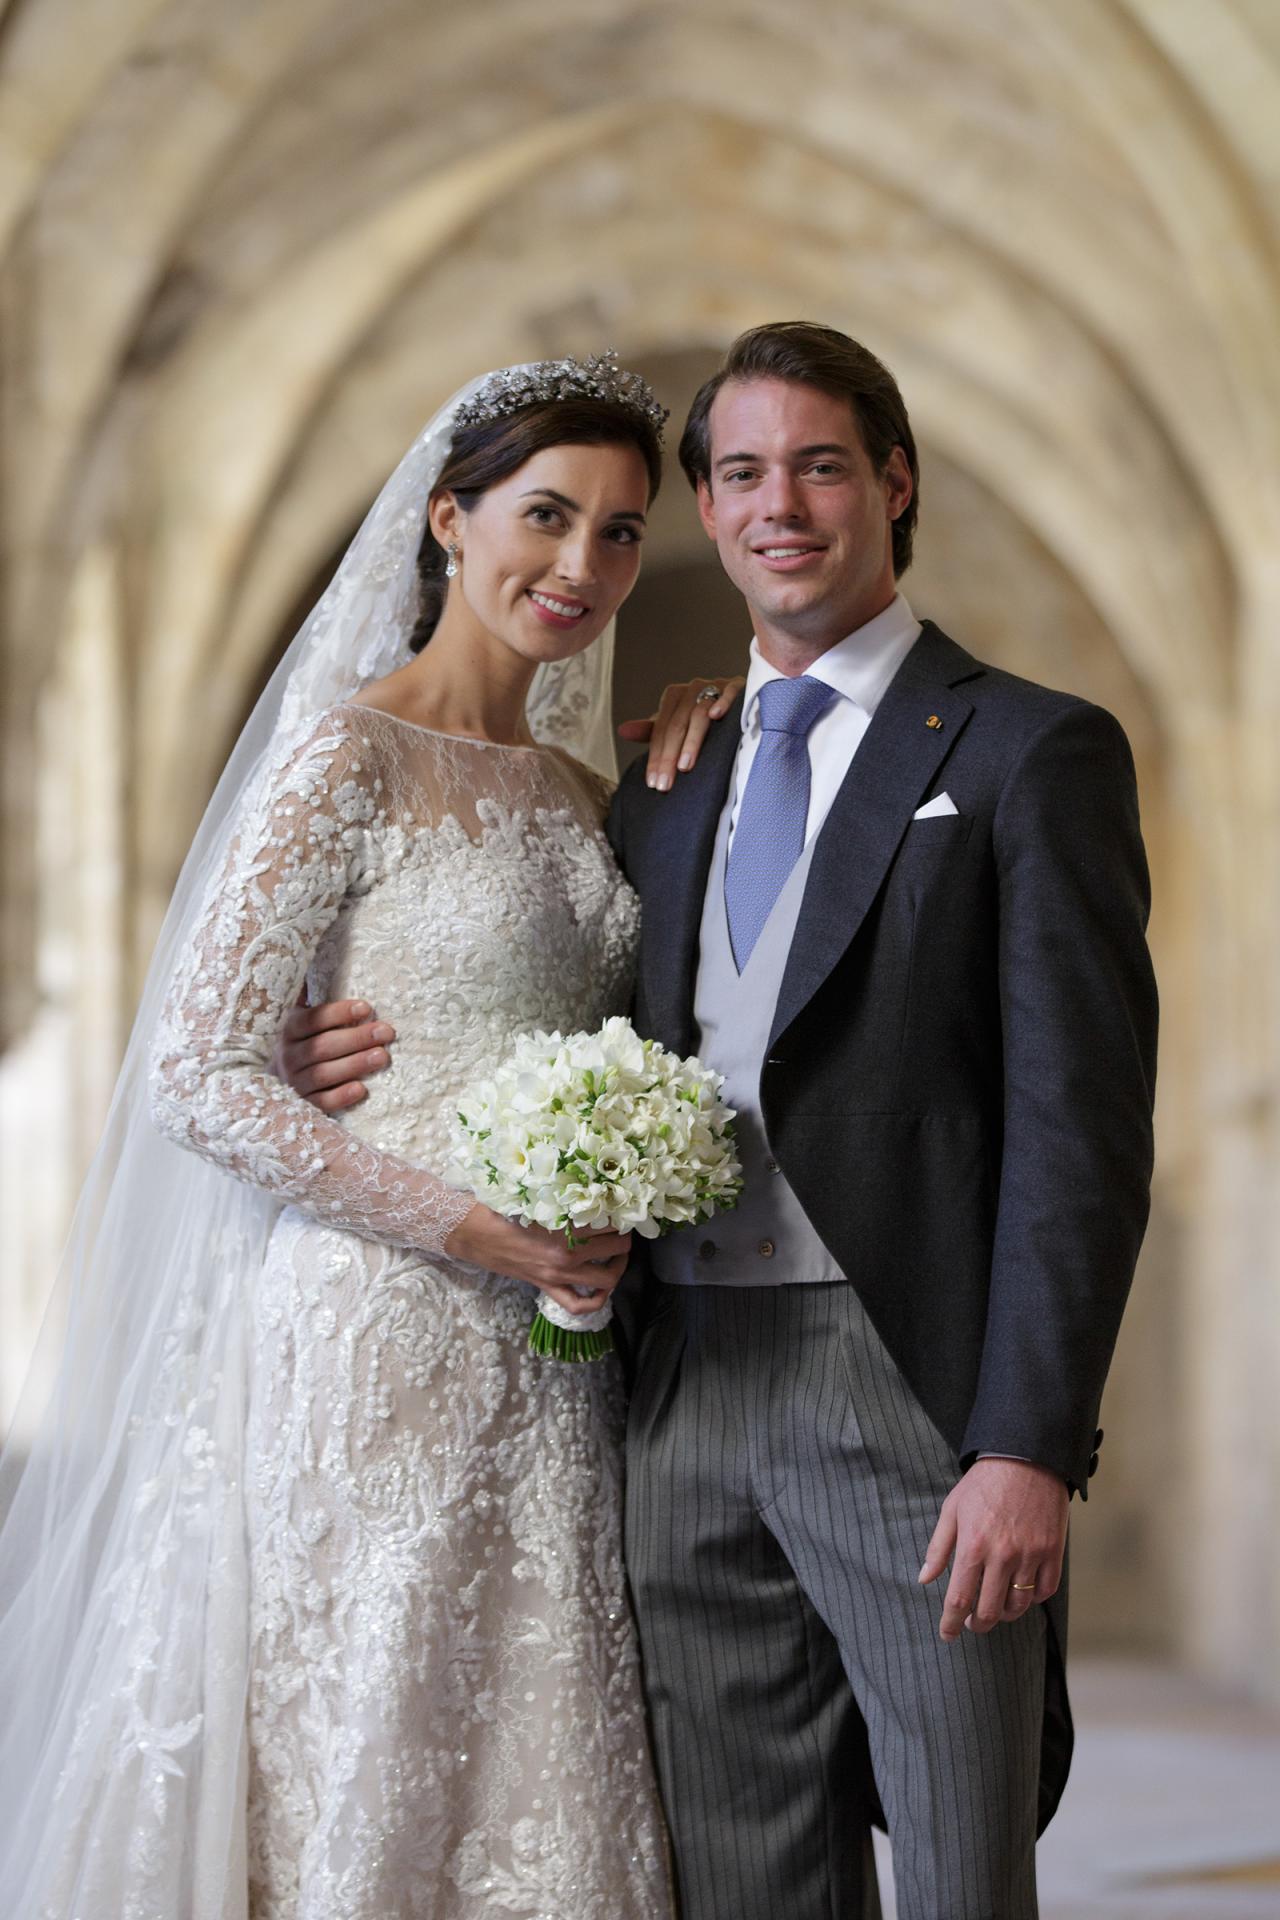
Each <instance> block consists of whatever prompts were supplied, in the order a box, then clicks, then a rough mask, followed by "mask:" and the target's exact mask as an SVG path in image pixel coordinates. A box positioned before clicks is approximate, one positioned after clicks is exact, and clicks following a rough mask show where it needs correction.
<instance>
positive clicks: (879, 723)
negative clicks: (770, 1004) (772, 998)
mask: <svg viewBox="0 0 1280 1920" xmlns="http://www.w3.org/2000/svg"><path fill="white" fill-rule="evenodd" d="M982 671H983V668H982V667H981V665H980V663H979V662H978V661H976V660H974V659H973V657H972V655H970V654H967V653H965V651H964V649H963V648H962V647H958V646H956V644H955V642H954V641H952V640H948V639H947V637H946V635H945V634H944V633H942V632H941V631H940V630H939V629H938V628H937V627H935V626H934V625H933V624H932V622H926V623H925V625H924V627H923V630H922V632H921V634H920V638H919V639H918V640H917V641H916V643H915V645H914V646H913V647H912V649H911V651H910V653H909V654H908V655H907V657H906V659H905V660H904V661H903V663H902V665H901V667H900V668H899V669H898V671H897V673H896V674H895V675H894V678H893V680H892V682H891V683H890V685H889V688H888V690H887V692H886V693H885V695H884V698H883V699H882V700H881V702H880V705H879V706H878V707H877V709H876V712H875V715H874V717H873V719H872V721H871V724H870V726H869V727H868V728H867V731H866V733H865V734H864V735H863V737H862V742H861V744H860V746H859V748H858V751H857V753H856V754H855V755H854V757H853V760H852V762H851V764H850V767H849V771H848V773H847V774H846V775H845V778H844V781H843V783H842V785H841V787H840V790H839V792H838V793H837V794H836V797H835V799H834V800H833V801H832V803H831V811H830V812H829V813H828V815H827V818H826V820H825V821H824V823H823V826H822V831H821V832H820V834H819V835H818V841H817V845H816V846H815V847H814V850H813V860H812V863H811V865H810V868H809V878H808V881H807V884H806V886H805V893H804V899H803V901H802V903H801V907H800V915H799V918H798V920H797V922H796V930H795V936H794V938H793V940H792V942H791V952H790V955H789V957H788V960H787V967H786V972H785V973H784V975H783V979H782V987H781V990H780V991H779V994H778V1004H777V1009H776V1011H775V1013H774V1019H773V1030H772V1032H771V1034H770V1037H769V1046H770V1048H772V1047H773V1045H774V1043H775V1041H776V1040H777V1039H778V1036H779V1035H780V1034H781V1033H782V1032H783V1030H784V1029H785V1028H786V1027H788V1026H790V1024H791V1022H792V1021H793V1020H794V1019H795V1018H796V1016H797V1014H799V1013H800V1012H801V1011H802V1010H803V1008H804V1007H805V1006H806V1005H807V1004H808V1002H809V1001H810V1000H811V999H812V998H813V996H814V994H815V993H816V992H817V991H818V989H819V987H820V986H821V985H822V983H823V981H824V980H825V979H826V978H827V976H828V974H829V973H830V972H831V970H832V968H833V967H834V966H835V964H836V962H837V961H838V960H839V958H840V956H841V955H842V954H843V953H844V952H845V951H846V949H847V948H848V946H849V943H850V941H851V940H852V939H853V938H854V935H855V934H856V933H857V931H858V928H859V927H860V926H861V925H862V922H863V920H864V919H865V918H866V914H867V910H868V908H869V907H870V905H871V903H872V901H873V900H874V899H875V896H876V894H877V893H878V892H879V889H880V884H881V882H882V880H883V879H884V876H885V873H886V871H887V869H888V866H889V862H890V861H891V860H892V858H893V856H894V854H895V852H896V851H897V848H898V843H899V841H900V840H901V839H902V836H903V834H904V833H905V832H906V830H907V826H908V824H909V822H910V820H911V816H912V814H913V813H914V812H915V810H916V808H917V806H918V805H919V804H920V801H921V798H922V796H923V795H924V792H925V790H926V788H927V787H928V786H929V783H930V782H931V781H932V780H933V778H934V776H935V774H936V773H937V771H938V768H939V767H940V766H941V765H942V762H943V761H944V760H945V759H946V757H947V755H948V754H949V753H950V751H951V749H952V747H953V746H954V745H955V743H956V741H957V740H958V738H959V737H960V734H961V732H962V731H963V729H964V726H965V723H966V722H967V720H968V718H969V716H970V714H971V713H972V711H973V707H972V704H971V702H970V701H968V700H966V699H965V698H964V696H963V695H962V694H959V693H956V692H954V691H953V690H952V689H953V687H954V686H955V685H956V683H957V682H959V681H962V680H966V679H970V678H972V677H973V676H974V675H975V674H979V673H981V672H982ZM931 717H932V718H933V719H935V720H938V721H941V723H942V724H941V726H930V725H929V724H928V722H929V720H930V718H931Z"/></svg>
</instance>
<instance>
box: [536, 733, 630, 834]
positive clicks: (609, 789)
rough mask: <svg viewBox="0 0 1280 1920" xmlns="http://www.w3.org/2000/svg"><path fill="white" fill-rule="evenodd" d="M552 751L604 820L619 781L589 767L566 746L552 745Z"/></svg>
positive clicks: (592, 807)
mask: <svg viewBox="0 0 1280 1920" xmlns="http://www.w3.org/2000/svg"><path fill="white" fill-rule="evenodd" d="M551 753H552V755H553V757H554V758H555V759H556V760H557V761H558V762H559V764H560V765H561V767H563V769H564V771H565V772H566V773H567V774H568V775H569V777H570V778H571V779H572V780H573V781H574V782H575V784H576V785H577V786H578V787H579V788H580V790H581V791H582V793H583V794H584V795H585V797H586V799H587V801H588V802H589V803H590V806H591V810H592V812H593V813H594V814H595V815H596V817H597V818H598V819H599V820H601V821H603V820H604V817H605V815H606V814H607V813H608V811H609V803H610V801H611V800H612V799H613V795H614V791H615V788H616V785H617V782H616V781H613V780H609V779H606V778H605V776H604V774H602V773H597V771H596V769H595V768H594V767H589V766H588V765H587V763H586V761H585V760H579V759H578V758H577V756H576V755H575V754H572V753H569V752H567V751H566V750H565V748H564V747H552V748H551Z"/></svg>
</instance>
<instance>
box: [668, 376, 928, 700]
mask: <svg viewBox="0 0 1280 1920" xmlns="http://www.w3.org/2000/svg"><path fill="white" fill-rule="evenodd" d="M710 429H711V484H710V486H707V485H706V484H705V482H704V483H702V484H700V485H699V488H698V508H699V512H700V513H701V515H702V523H703V526H704V527H705V528H706V530H707V532H708V534H710V536H711V538H712V539H713V540H714V541H715V543H716V547H717V550H718V552H719V554H720V559H721V563H722V564H723V566H724V569H725V572H726V573H727V574H728V575H729V578H730V579H731V580H732V581H733V583H734V585H735V586H736V587H737V588H738V589H739V591H740V592H741V593H742V594H743V595H744V597H745V598H746V601H747V604H748V606H749V607H750V609H751V614H752V618H753V620H754V622H755V631H756V634H757V637H758V638H759V640H760V642H761V645H762V646H763V647H764V648H765V651H766V653H767V652H768V650H769V641H770V639H774V640H776V641H777V642H779V643H780V644H781V645H783V646H785V647H794V646H795V645H796V644H801V645H804V646H805V647H806V648H811V649H815V650H816V651H822V650H823V649H824V648H825V647H828V646H833V645H834V644H835V643H836V641H837V640H840V639H842V638H843V637H844V636H845V634H847V633H851V632H853V630H854V628H855V627H859V626H861V625H862V624H863V623H864V621H866V620H869V619H871V618H872V617H873V615H875V614H876V613H879V612H880V611H881V609H882V608H884V607H885V606H887V605H888V603H889V601H890V600H891V599H892V598H893V594H894V577H893V545H892V526H893V522H894V520H895V519H896V518H897V517H898V515H899V514H900V513H901V512H902V511H903V509H904V508H905V507H906V505H907V503H908V501H909V500H910V498H911V477H910V473H909V470H908V468H907V463H906V460H905V458H904V456H903V454H902V451H901V449H900V448H895V449H894V451H893V453H892V454H891V456H890V459H889V464H888V467H887V468H886V470H885V472H884V473H883V474H877V473H876V472H875V470H874V468H873V467H872V465H871V461H870V459H869V458H868V455H867V452H866V449H865V447H864V446H863V444H862V436H861V433H860V431H859V429H858V423H857V421H856V420H855V418H854V414H853V409H852V407H851V406H850V404H849V402H848V401H847V400H843V399H839V398H837V397H836V396H835V395H833V394H829V393H823V392H822V391H821V390H820V389H819V388H817V387H807V386H799V385H797V384H795V383H794V382H792V381H789V380H749V381H734V380H730V381H726V383H725V385H724V386H723V387H721V389H720V391H719V393H718V394H717V395H716V397H715V400H714V402H713V403H712V407H711V417H710ZM779 664H783V663H782V662H779Z"/></svg>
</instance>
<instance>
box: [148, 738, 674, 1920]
mask: <svg viewBox="0 0 1280 1920" xmlns="http://www.w3.org/2000/svg"><path fill="white" fill-rule="evenodd" d="M603 798H604V795H603V793H602V791H601V789H600V786H599V783H598V782H597V781H596V780H595V779H594V777H593V776H591V775H588V774H586V773H584V772H583V771H582V770H581V769H578V768H577V767H576V766H575V765H574V763H572V762H570V761H569V760H568V759H567V758H566V757H565V756H563V755H561V754H559V753H557V752H555V751H553V750H549V749H542V748H529V749H516V748H501V747H494V746H491V745H485V744H483V743H479V742H472V741H465V740H459V739H457V738H454V737H451V736H446V735H441V734H437V733H432V732H430V731H428V730H426V729H422V728H417V727H413V726H411V725H409V724H407V723H405V722H403V721H399V720H396V719H394V718H392V717H391V716H389V715H384V714H382V713H380V712H378V711H377V710H375V709H371V708H368V707H363V706H360V705H358V704H349V705H345V706H342V707H338V708H334V709H332V710H331V711H330V712H329V713H327V714H326V715H324V716H323V717H322V719H321V720H320V721H319V722H318V723H314V724H312V725H311V726H310V727H309V728H308V729H307V730H306V732H305V734H304V735H303V736H302V737H301V738H297V739H295V740H294V742H293V743H292V744H291V745H290V747H289V749H288V751H287V752H286V753H284V754H283V755H282V756H280V757H279V758H278V761H277V771H276V772H275V774H274V776H273V777H272V778H271V779H270V780H269V781H267V782H266V783H264V786H263V788H262V791H261V796H260V799H259V800H258V802H257V803H256V805H255V806H254V807H253V808H251V809H250V812H249V814H248V815H247V817H246V824H245V826H244V828H243V830H242V831H241V833H240V835H239V838H238V841H237V844H236V846H235V847H234V848H233V850H232V853H231V855H230V857H229V861H228V865H227V870H226V872H225V873H224V875H223V877H222V880H221V882H220V884H219V886H218V887H217V889H216V892H215V895H214V897H213V900H212V903H211V905H210V908H209V910H208V912H207V914H206V916H205V918H204V921H203V924H202V928H201V932H200V936H199V938H198V941H197V942H196V943H195V946H194V947H193V950H192V951H191V953H190V954H189V956H188V957H187V960H186V962H185V964H184V966H183V968H182V970H181V972H180V974H179V976H178V978H177V980H176V981H175V984H174V988H173V991H172V993H171V995H170V998H169V1002H168V1006H167V1010H166V1016H165V1019H164V1022H163V1026H162V1031H161V1033H160V1036H159V1038H158V1041H157V1044H156V1047H155V1049H154V1051H153V1064H152V1101H153V1110H154V1113H155V1116H156V1119H157V1121H158V1123H159V1124H160V1126H161V1127H162V1128H163V1129H164V1131H165V1132H166V1133H168V1134H169V1135H170V1136H171V1137H172V1138H174V1139H175V1140H178V1141H180V1142H181V1143H182V1144H184V1145H186V1146H189V1147H191V1148H194V1149H195V1150H196V1151H197V1152H200V1153H202V1154H205V1155H207V1156H208V1157H209V1158H210V1159H212V1160H214V1161H215V1162H216V1163H217V1164H218V1165H220V1166H222V1167H224V1168H226V1169H227V1170H228V1171H229V1172H231V1173H233V1174H236V1175H238V1176H239V1177H240V1178H242V1179H247V1180H250V1181H253V1182H254V1183H256V1184H257V1185H259V1186H260V1187H263V1188H265V1189H266V1190H267V1191H269V1192H270V1193H272V1194H274V1195H277V1196H279V1198H280V1199H281V1200H282V1201H283V1202H285V1203H286V1204H285V1207H284V1209H283V1211H282V1213H281V1216H280V1218H279V1221H278V1223H277V1225H276V1228H275V1231H274V1233H273V1235H272V1238H271V1242H270V1245H269V1247H268V1251H267V1256H266V1260H265V1263H264V1265H263V1268H262V1270H261V1272H260V1273H257V1274H254V1275H253V1276H251V1277H250V1278H249V1281H248V1285H249V1287H250V1289H251V1292H252V1296H253V1299H252V1316H253V1329H252V1360H251V1392H250V1412H249V1420H248V1436H247V1448H246V1454H247V1457H246V1460H245V1477H246V1497H247V1507H248V1530H249V1555H250V1566H251V1590H252V1602H251V1620H250V1634H251V1661H250V1687H249V1703H248V1704H249V1714H248V1727H249V1749H250V1784H249V1819H248V1848H249V1880H250V1889H251V1903H250V1910H251V1912H252V1914H253V1915H255V1916H256V1917H257V1920H330V1916H332V1920H338V1916H342V1917H343V1920H384V1917H385V1916H390V1915H392V1914H394V1915H396V1916H404V1917H405V1920H428V1916H430V1920H479V1916H481V1915H486V1916H487V1915H523V1916H542V1915H545V1916H547V1920H551V1917H552V1916H554V1917H555V1920H666V1917H667V1916H668V1914H669V1904H668V1892H667V1878H666V1863H665V1852H664V1844H663V1839H662V1832H661V1823H660V1820H659V1816H658V1811H657V1802H656V1796H655V1793H654V1788H653V1781H652V1775H651V1771H650V1764H649V1759H648V1753H647V1748H646V1742H645V1732H644V1719H643V1712H642V1707H641V1700H640V1691H639V1681H638V1666H637V1658H636V1650H635V1643H634V1634H633V1629H632V1625H631V1621H630V1616H629V1613H628V1609H627V1604H626V1598H625V1584H624V1579H623V1572H622V1565H621V1555H620V1508H621V1490H620V1467H619V1462H620V1444H621V1422H622V1406H621V1392H620V1386H619V1382H618V1377H617V1373H616V1368H615V1366H614V1364H613V1363H612V1362H611V1361H610V1362H601V1363H598V1364H595V1365H592V1366H581V1367H571V1366H556V1365H553V1364H551V1363H549V1362H547V1361H545V1360H541V1359H539V1358H537V1357H535V1356H533V1355H531V1354H529V1353H528V1351H527V1348H526V1344H525V1341H526V1335H527V1330H528V1326H529V1322H530V1320H531V1317H532V1313H533V1309H534V1298H533V1290H532V1289H531V1288H528V1287H526V1286H523V1285H521V1284H520V1283H518V1282H515V1281H510V1280H505V1279H502V1278H500V1277H498V1276H495V1275H491V1274H485V1273H483V1272H481V1271H480V1270H479V1269H477V1268H474V1267H464V1266H461V1265H459V1264H457V1263H455V1262H451V1261H450V1260H448V1259H447V1258H446V1257H444V1256H443V1254H442V1253H441V1247H442V1244H443V1242H444V1240H445V1239H446V1238H447V1237H448V1234H449V1232H450V1230H451V1229H452V1226H453V1225H454V1224H455V1222H456V1221H457V1220H458V1219H460V1218H461V1216H462V1215H463V1214H464V1213H465V1212H466V1211H467V1209H468V1208H469V1206H470V1205H471V1204H472V1202H471V1198H470V1196H469V1195H459V1194H457V1193H455V1192H454V1191H453V1190H452V1189H451V1188H449V1187H448V1186H447V1185H446V1184H445V1183H444V1182H443V1181H442V1180H441V1179H440V1178H439V1177H438V1175H437V1174H436V1173H435V1172H433V1171H432V1169H433V1168H438V1167H440V1166H442V1165H443V1164H444V1159H445V1137H446V1127H447V1121H448V1116H449V1114H450V1113H451V1111H452V1108H453V1103H454V1099H455V1097H456V1094H457V1092H458V1091H459V1089H460V1088H461V1087H462V1086H463V1085H465V1084H466V1083H467V1082H468V1081H470V1080H472V1079H473V1078H474V1077H475V1076H476V1075H477V1074H478V1073H482V1072H484V1071H486V1070H489V1069H491V1068H492V1067H494V1066H496V1065H497V1064H498V1062H499V1061H500V1059H501V1058H502V1057H503V1055H504V1054H505V1053H506V1052H507V1051H508V1049H509V1047H510V1044H511V1041H512V1039H513V1038H514V1036H515V1035H516V1034H517V1033H520V1032H522V1031H526V1030H528V1029H529V1028H532V1027H544V1028H548V1027H553V1026H560V1027H562V1028H566V1029H572V1028H578V1027H592V1026H595V1025H597V1024H598V1023H599V1022H600V1021H601V1020H603V1019H604V1018H605V1017H607V1015H608V1014H610V1013H614V1012H617V1011H620V1010H622V1009H623V1008H625V1006H626V1003H627V998H628V989H629V982H630V975H631V968H632V965H633V960H634V952H635V944H636V937H637V931H638V907H637V903H636V900H635V897H634V895H633V894H632V893H631V891H630V889H629V888H628V887H627V886H626V885H625V883H624V882H623V881H622V879H621V877H620V876H619V874H618V871H617V868H616V866H615V865H614V863H613V861H612V857H611V855H610V853H609V850H608V847H607V844H606V843H605V841H604V838H603V834H602V832H601V829H600V812H601V806H602V802H603ZM304 978H305V979H306V981H307V983H308V986H309V989H310V992H311V995H312V997H313V999H314V998H325V999H328V998H342V997H347V996H355V995H359V996H360V997H362V998H365V999H367V1000H369V1001H370V1002H371V1003H372V1004H373V1005H374V1006H375V1007H376V1008H377V1010H378V1012H379V1014H380V1015H381V1016H382V1017H384V1018H386V1019H388V1020H390V1021H391V1022H392V1024H393V1025H394V1026H395V1028H396V1031H397V1035H398V1040H397V1044H396V1048H395V1052H394V1063H393V1066H392V1068H391V1070H390V1071H389V1072H387V1073H384V1074H382V1075H379V1076H375V1077H374V1078H373V1079H371V1080H370V1082H369V1097H368V1099H367V1101H366V1102H365V1103H364V1104H363V1105H361V1106H359V1107H358V1108H356V1109H354V1110H353V1111H351V1112H350V1113H348V1114H346V1115H344V1116H343V1117H342V1118H341V1119H340V1120H338V1119H329V1118H326V1117H325V1116H322V1115H320V1114H318V1113H317V1112H316V1111H315V1110H314V1109H312V1108H311V1107H310V1106H308V1105H307V1104H306V1103H305V1102H303V1101H302V1100H300V1099H299V1098H298V1097H297V1096H296V1095H294V1094H293V1093H292V1092H290V1091H289V1090H288V1089H287V1088H285V1087H283V1086H281V1085H280V1084H279V1083H278V1082H277V1081H276V1080H275V1079H274V1078H273V1077H272V1075H271V1072H270V1068H269V1061H270V1057H271V1053H272V1050H273V1047H274V1044H275V1039H276V1036H277V1033H278V1031H279V1027H280V1023H281V1021H282V1020H283V1018H284V1016H285V1014H286V1012H287V1011H288V1009H289V1007H290V1006H291V1005H292V1004H293V1003H294V1001H295V1000H296V998H297V995H298V991H299V988H300V986H301V984H302V982H303V980H304Z"/></svg>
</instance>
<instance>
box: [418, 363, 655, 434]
mask: <svg viewBox="0 0 1280 1920" xmlns="http://www.w3.org/2000/svg"><path fill="white" fill-rule="evenodd" d="M547 400H608V401H611V402H612V404H613V405H614V406H616V407H625V408H626V409H627V411H628V412H630V413H638V414H640V415H641V416H642V417H643V418H644V419H646V420H647V421H648V422H649V424H650V426H651V427H652V428H653V430H654V432H655V433H656V434H657V436H658V444H659V446H661V444H662V429H663V426H664V424H665V423H666V421H667V420H669V419H670V417H671V409H670V408H669V407H664V406H662V405H661V404H660V403H659V401H658V397H657V395H656V394H655V393H654V391H653V388H652V387H651V386H650V385H649V382H648V381H647V380H644V379H642V378H641V376H640V375H639V374H638V373H630V372H628V370H627V369H626V368H625V367H620V366H619V365H618V355H617V352H616V351H615V349H614V348H613V347H610V348H609V350H608V352H607V353H593V354H590V355H589V356H588V358H587V359H585V360H572V359H564V360H539V361H537V362H536V364H534V365H533V366H528V367H499V369H498V371H497V372H496V373H491V374H490V375H489V376H488V378H487V379H486V380H485V381H484V383H483V385H481V386H480V387H478V388H477V390H476V391H475V393H473V394H472V396H471V398H470V399H469V400H465V401H464V402H463V403H462V405H461V406H460V407H459V408H458V411H457V412H456V413H455V414H454V416H453V423H454V426H455V427H478V426H479V425H480V424H481V422H482V421H485V420H502V419H505V418H506V416H507V415H508V414H510V413H518V412H519V411H520V409H521V408H522V407H532V406H535V405H538V404H539V403H541V402H544V401H547Z"/></svg>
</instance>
